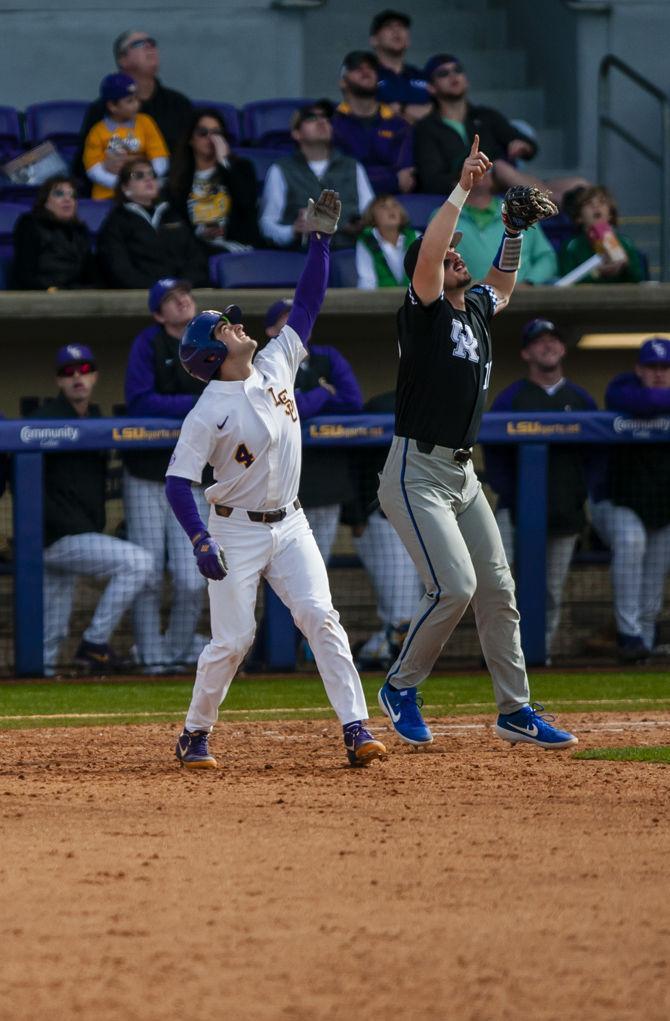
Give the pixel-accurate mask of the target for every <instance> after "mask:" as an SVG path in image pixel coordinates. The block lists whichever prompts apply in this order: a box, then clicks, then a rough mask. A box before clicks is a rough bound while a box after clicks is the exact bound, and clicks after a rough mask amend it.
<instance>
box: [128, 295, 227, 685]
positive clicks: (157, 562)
mask: <svg viewBox="0 0 670 1021" xmlns="http://www.w3.org/2000/svg"><path fill="white" fill-rule="evenodd" d="M149 311H150V312H151V315H152V316H153V319H154V322H153V323H152V325H151V326H148V327H147V328H146V329H144V330H142V332H141V333H139V334H138V335H137V337H136V338H135V340H134V341H133V346H132V348H131V349H130V355H129V358H128V365H127V368H126V406H127V411H128V414H129V415H132V416H134V417H149V418H150V417H154V418H176V419H180V420H181V419H183V418H185V417H186V415H187V414H188V412H189V411H190V410H191V408H192V407H193V406H194V404H195V402H196V401H197V399H198V397H199V396H200V394H201V393H202V391H203V390H204V388H205V384H204V383H201V382H199V381H198V380H196V379H194V378H193V377H192V376H190V375H189V374H188V373H187V372H186V371H185V370H184V369H183V368H182V365H181V362H180V361H179V341H180V340H181V335H182V333H183V332H184V329H185V327H186V325H187V324H188V323H189V322H190V321H191V319H193V317H194V316H195V315H196V314H197V308H196V305H195V302H194V300H193V296H192V294H191V285H190V283H189V282H188V280H175V279H173V278H166V279H163V280H158V281H157V282H156V283H155V284H154V285H153V287H152V288H151V290H150V291H149ZM169 459H170V451H169V450H142V451H135V452H128V453H125V454H124V465H125V477H124V489H123V502H124V507H125V512H126V523H127V527H128V538H129V539H130V540H131V541H132V542H134V543H136V544H137V545H138V546H141V547H142V549H145V550H147V552H148V553H150V554H151V555H152V558H153V562H154V572H153V575H152V579H151V583H150V585H149V586H148V587H147V588H146V589H145V590H144V592H143V593H142V598H141V600H138V601H137V603H136V604H135V636H136V639H137V651H138V654H139V660H140V663H141V664H142V665H143V666H144V668H145V670H146V672H147V673H163V672H169V671H173V670H175V669H177V668H178V667H179V665H180V664H183V663H191V662H194V661H195V660H196V659H197V657H198V656H199V655H200V653H201V652H202V649H203V647H204V644H205V640H204V639H203V642H202V644H201V645H200V647H199V648H198V639H197V636H196V627H197V623H198V618H199V617H200V613H201V611H202V604H203V599H202V596H203V593H204V591H205V583H204V579H203V578H202V575H201V574H200V572H199V571H198V567H197V564H196V562H195V558H194V556H193V549H192V547H191V544H190V542H189V541H188V537H187V536H186V534H185V533H184V531H183V529H182V528H181V526H180V525H179V523H178V522H177V520H176V518H175V516H174V514H173V513H172V511H171V509H170V506H169V504H168V502H167V499H166V497H165V472H166V471H167V467H168V461H169ZM209 481H210V482H211V477H210V479H209ZM195 496H196V501H197V503H198V505H199V512H200V514H201V516H203V517H205V516H206V513H207V502H206V500H205V497H204V493H203V491H202V490H201V489H196V492H195ZM166 566H167V569H168V570H169V572H170V574H171V576H172V602H171V609H170V616H169V621H168V625H167V628H166V631H165V634H161V612H160V611H161V595H162V588H163V575H164V571H165V568H166Z"/></svg>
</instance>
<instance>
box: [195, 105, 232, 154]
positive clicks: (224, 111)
mask: <svg viewBox="0 0 670 1021" xmlns="http://www.w3.org/2000/svg"><path fill="white" fill-rule="evenodd" d="M193 105H194V107H195V108H196V110H199V109H203V108H204V107H209V108H210V109H211V110H217V111H218V113H219V115H220V117H221V120H222V121H223V123H224V124H225V125H226V130H227V132H228V134H229V135H230V144H231V145H237V143H238V142H239V140H240V135H241V129H240V114H239V111H238V109H237V107H236V106H233V104H232V103H216V102H214V100H213V99H212V100H209V99H197V100H196V101H195V102H194V103H193Z"/></svg>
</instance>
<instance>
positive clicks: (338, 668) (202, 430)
mask: <svg viewBox="0 0 670 1021" xmlns="http://www.w3.org/2000/svg"><path fill="white" fill-rule="evenodd" d="M340 208H341V206H340V201H339V197H338V195H337V193H336V192H333V191H323V192H322V193H321V195H320V197H319V199H318V201H317V202H316V203H314V202H313V201H312V200H311V199H310V200H309V204H308V213H307V222H308V224H309V227H310V242H309V249H308V256H307V263H306V265H305V269H304V270H303V273H302V275H301V278H300V280H299V282H298V286H297V288H296V292H295V298H294V302H293V306H292V309H291V314H290V316H289V319H288V322H287V324H286V326H284V328H283V329H282V331H281V332H280V334H279V336H277V337H275V338H274V339H273V340H271V341H270V342H269V343H268V344H267V346H266V347H265V348H264V349H263V351H262V352H261V353H260V354H259V355H258V357H257V358H256V360H255V361H253V358H254V354H255V352H256V347H257V345H256V341H255V340H253V339H252V338H251V337H249V336H248V335H247V333H246V332H245V329H244V325H243V324H242V313H241V311H240V309H239V308H238V307H237V306H235V305H231V306H228V308H226V309H225V310H224V312H223V313H219V312H211V311H210V312H202V313H201V314H200V315H199V316H196V317H195V319H193V320H192V321H191V323H189V325H188V326H187V328H186V331H185V333H184V336H183V338H182V342H181V346H180V358H181V361H182V364H183V365H184V367H185V368H186V369H187V371H189V372H190V373H191V374H192V375H194V376H195V377H196V378H199V379H203V380H207V381H210V380H211V382H209V385H208V386H207V387H206V388H205V390H204V392H203V394H202V396H201V397H200V398H199V400H198V402H197V404H196V405H195V407H194V408H193V410H192V411H191V412H189V414H188V415H187V416H186V419H185V421H184V424H183V426H182V430H181V435H180V437H179V441H178V443H177V446H176V448H175V451H174V454H173V455H172V458H171V461H170V466H169V467H168V471H167V482H166V493H167V497H168V500H169V501H170V503H171V505H172V508H173V510H174V512H175V514H176V516H177V518H178V519H179V521H180V523H181V525H182V526H183V528H184V529H185V531H186V532H187V534H188V536H189V538H190V539H191V542H192V544H193V552H194V555H195V557H196V560H197V563H198V567H199V569H200V571H201V573H202V574H203V575H204V576H205V577H206V578H208V579H209V600H210V611H211V624H212V640H211V642H209V644H208V645H207V646H206V647H205V649H204V650H203V652H202V654H201V656H200V659H199V660H198V668H197V673H196V679H195V685H194V689H193V697H192V699H191V705H190V707H189V710H188V713H187V716H186V722H185V727H184V731H183V733H182V734H181V736H180V737H179V740H178V742H177V747H176V755H177V758H178V759H179V760H180V761H181V762H182V764H183V765H184V766H187V767H189V768H192V769H211V768H215V767H216V760H215V758H214V756H213V755H212V754H211V753H210V751H209V748H208V737H209V734H210V732H211V729H212V726H213V724H214V723H215V721H216V719H217V716H218V710H219V706H220V704H221V702H222V701H223V699H224V698H225V696H226V693H227V691H228V688H229V687H230V683H231V681H232V679H233V677H234V676H235V673H236V671H237V669H238V667H239V665H240V663H241V662H242V660H243V658H244V655H245V653H246V652H247V650H248V649H249V647H250V646H251V643H252V639H253V635H254V629H255V618H254V606H255V602H256V593H257V589H258V583H259V580H260V578H261V577H264V578H266V579H267V581H268V582H269V584H270V585H271V586H272V588H273V589H274V591H275V592H276V593H277V595H278V596H279V597H280V598H281V599H282V601H283V602H284V603H285V604H286V605H287V606H288V607H289V608H290V610H291V612H292V614H293V618H294V620H295V622H296V624H297V626H298V627H299V628H300V630H301V631H302V632H303V634H304V635H305V637H306V638H307V640H308V642H309V644H310V646H311V648H312V650H313V652H314V656H315V659H316V663H317V667H318V669H319V671H320V673H321V676H322V678H323V682H324V685H325V688H326V692H327V694H328V698H329V699H330V702H331V704H332V706H333V708H334V710H335V712H336V713H337V716H338V717H339V719H340V721H341V722H342V725H343V730H344V743H345V749H346V752H347V757H348V759H349V762H350V763H351V764H352V765H365V764H366V763H368V762H370V761H371V760H372V759H375V758H378V757H380V756H382V755H384V754H385V751H386V749H385V748H384V745H383V744H381V742H379V741H377V740H375V738H374V737H373V736H372V734H370V732H369V731H368V730H366V728H365V727H364V726H363V721H364V720H365V719H367V716H368V712H367V707H366V704H365V697H364V694H363V688H362V685H361V682H360V678H359V676H358V673H357V671H356V668H355V667H354V664H353V660H352V657H351V652H350V649H349V643H348V640H347V636H346V634H345V632H344V629H343V628H342V626H341V624H340V622H339V615H338V613H337V612H336V611H335V609H334V608H333V604H332V599H331V595H330V588H329V585H328V575H327V573H326V568H325V564H324V562H323V558H322V557H321V555H320V553H319V550H318V547H317V545H316V542H315V540H314V536H313V535H312V532H311V530H310V527H309V524H308V522H307V519H306V517H305V515H304V512H303V511H302V509H301V507H300V502H299V500H298V499H297V493H298V483H299V480H300V464H301V431H300V422H299V418H298V413H297V409H296V405H295V398H294V393H293V383H294V379H295V375H296V372H297V371H298V367H299V365H300V362H301V361H302V360H303V358H305V356H306V354H307V351H306V349H305V346H304V344H305V342H306V341H307V338H308V337H309V335H310V333H311V331H312V327H313V324H314V320H315V319H316V316H317V314H318V311H319V309H320V307H321V304H322V301H323V298H324V295H325V292H326V286H327V281H328V265H329V245H330V235H332V234H333V233H334V231H335V229H336V227H337V222H338V218H339V212H340ZM207 462H209V463H210V464H211V465H212V467H213V469H214V479H215V482H214V484H213V485H212V486H210V487H209V488H208V489H207V491H206V496H207V500H208V502H209V504H210V514H209V523H208V525H207V526H205V524H204V523H203V522H202V520H201V519H200V515H199V514H198V510H197V506H196V503H195V500H194V499H193V496H192V492H191V485H192V483H196V484H197V483H198V482H199V480H200V478H201V477H202V470H203V468H204V466H205V464H206V463H207ZM224 551H225V552H224Z"/></svg>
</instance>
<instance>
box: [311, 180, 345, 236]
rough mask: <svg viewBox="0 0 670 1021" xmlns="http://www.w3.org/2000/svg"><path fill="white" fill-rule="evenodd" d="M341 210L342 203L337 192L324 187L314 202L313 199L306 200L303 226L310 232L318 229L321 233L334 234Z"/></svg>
mask: <svg viewBox="0 0 670 1021" xmlns="http://www.w3.org/2000/svg"><path fill="white" fill-rule="evenodd" d="M341 212H342V203H341V202H340V196H339V195H338V193H337V192H336V191H328V190H327V189H324V190H323V191H322V192H321V194H320V195H319V197H318V199H317V200H316V202H315V201H314V199H308V200H307V212H306V213H305V227H306V228H307V231H308V232H309V233H310V234H311V233H312V232H313V231H320V232H321V233H322V234H334V233H335V231H336V230H337V224H338V222H339V219H340V213H341Z"/></svg>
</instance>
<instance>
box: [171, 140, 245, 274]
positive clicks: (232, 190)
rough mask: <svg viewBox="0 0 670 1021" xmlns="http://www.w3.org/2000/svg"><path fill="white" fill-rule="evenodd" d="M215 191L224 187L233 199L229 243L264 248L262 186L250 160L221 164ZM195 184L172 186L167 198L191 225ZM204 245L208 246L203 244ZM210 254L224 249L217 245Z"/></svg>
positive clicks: (236, 159)
mask: <svg viewBox="0 0 670 1021" xmlns="http://www.w3.org/2000/svg"><path fill="white" fill-rule="evenodd" d="M211 183H212V187H213V189H214V190H218V188H217V185H220V186H222V187H223V188H225V190H226V191H227V192H228V194H229V196H230V213H229V215H228V222H227V223H226V239H227V240H228V241H239V242H240V244H243V245H253V246H254V248H258V247H259V246H260V245H261V236H260V232H259V230H258V186H257V183H256V173H255V171H254V168H253V165H252V163H251V161H250V160H247V159H244V158H243V157H239V156H234V155H231V156H230V159H229V165H228V166H227V167H224V166H222V165H221V164H219V165H218V166H217V168H216V170H215V171H214V174H213V175H212V179H211ZM191 187H192V181H188V182H186V184H185V185H184V186H183V187H180V188H179V187H175V186H173V185H171V186H170V187H169V188H168V192H167V198H168V199H169V200H170V202H171V203H172V205H173V207H174V208H175V209H176V210H177V211H178V212H179V213H180V214H181V215H182V216H183V217H184V219H185V220H188V221H189V222H190V215H189V210H188V198H189V195H190V193H191ZM203 243H205V242H204V241H203ZM207 250H208V252H209V254H210V255H211V254H216V253H217V252H220V251H221V250H222V249H221V248H218V247H217V246H215V245H207Z"/></svg>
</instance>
